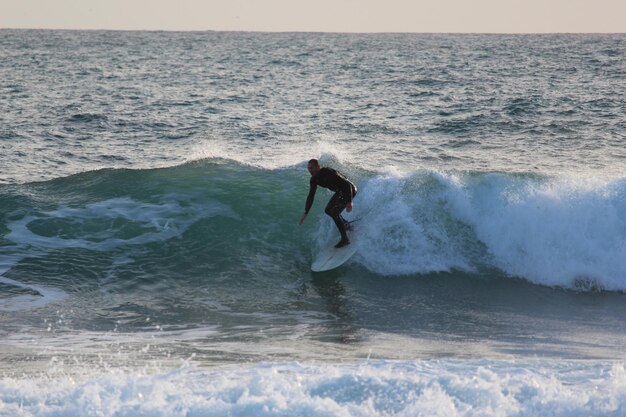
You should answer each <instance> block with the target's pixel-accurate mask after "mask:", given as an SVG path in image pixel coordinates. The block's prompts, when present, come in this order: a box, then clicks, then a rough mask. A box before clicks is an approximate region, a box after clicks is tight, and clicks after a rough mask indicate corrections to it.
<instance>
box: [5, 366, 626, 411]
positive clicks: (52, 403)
mask: <svg viewBox="0 0 626 417" xmlns="http://www.w3.org/2000/svg"><path fill="white" fill-rule="evenodd" d="M625 412H626V372H625V370H624V364H621V363H620V364H617V363H616V364H612V365H610V364H591V363H587V362H583V363H578V362H561V363H559V364H558V365H554V364H549V363H545V362H528V363H521V362H509V361H489V360H478V361H457V360H433V361H401V362H393V361H383V362H366V363H361V364H344V365H339V364H327V365H313V364H299V363H266V364H257V365H251V366H242V367H237V368H233V367H225V368H216V369H209V370H201V369H197V368H194V367H189V366H188V367H183V368H180V369H176V370H172V371H160V372H156V373H153V372H148V373H143V372H123V371H121V370H117V371H107V372H105V373H100V374H98V373H95V374H93V373H92V374H86V375H82V376H81V375H64V376H63V375H61V376H59V375H56V376H41V377H30V378H19V379H17V378H12V377H5V378H3V379H2V380H0V416H6V417H8V416H11V417H22V416H28V417H36V416H37V417H38V416H61V415H62V416H65V417H73V416H76V417H78V416H80V417H84V416H103V417H109V416H111V417H112V416H127V417H134V416H154V417H158V416H168V417H177V416H180V417H182V416H205V417H208V416H226V415H229V416H230V415H232V416H242V417H244V416H254V417H259V416H310V417H315V416H345V417H351V416H358V417H367V416H381V415H385V416H411V417H415V416H428V417H437V416H442V417H444V416H445V417H454V416H467V417H469V416H547V415H550V416H554V417H559V416H564V417H565V416H567V417H571V416H578V415H580V416H583V415H584V416H607V415H614V416H618V415H624V413H625Z"/></svg>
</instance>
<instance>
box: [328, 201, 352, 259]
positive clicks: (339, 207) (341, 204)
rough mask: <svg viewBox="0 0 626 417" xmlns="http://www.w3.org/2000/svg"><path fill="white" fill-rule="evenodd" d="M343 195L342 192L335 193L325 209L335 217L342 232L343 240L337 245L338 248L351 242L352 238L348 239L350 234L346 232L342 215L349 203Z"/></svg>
mask: <svg viewBox="0 0 626 417" xmlns="http://www.w3.org/2000/svg"><path fill="white" fill-rule="evenodd" d="M342 197H343V196H342V195H341V193H335V195H333V196H332V197H331V198H330V200H329V201H328V204H327V205H326V209H325V210H324V212H325V213H326V214H328V215H329V216H330V217H331V218H332V219H333V221H334V222H335V225H336V226H337V229H339V233H340V234H341V240H340V241H339V243H337V245H336V246H335V247H338V248H340V247H342V246H345V245H347V244H349V243H350V239H348V234H347V233H346V223H345V220H344V219H343V217H341V212H342V211H343V210H344V209H345V208H346V204H347V203H346V202H345V201H344V199H343V198H342Z"/></svg>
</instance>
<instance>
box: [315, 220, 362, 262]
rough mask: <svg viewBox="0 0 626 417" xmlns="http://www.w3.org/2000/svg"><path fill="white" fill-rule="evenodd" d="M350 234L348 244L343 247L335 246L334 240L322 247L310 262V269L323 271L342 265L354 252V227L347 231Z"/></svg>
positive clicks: (355, 241) (355, 240) (355, 238)
mask: <svg viewBox="0 0 626 417" xmlns="http://www.w3.org/2000/svg"><path fill="white" fill-rule="evenodd" d="M348 233H349V235H350V244H349V245H346V246H344V247H343V248H335V244H336V242H333V243H332V244H331V245H330V246H328V247H326V248H324V249H322V251H321V252H320V253H318V254H317V256H316V257H315V259H314V260H313V263H312V264H311V271H313V272H323V271H330V270H331V269H335V268H337V267H340V266H341V265H343V264H344V263H345V262H346V261H347V260H348V259H350V258H351V257H352V255H354V254H355V253H356V243H357V237H356V234H355V233H354V229H353V230H351V231H350V232H348Z"/></svg>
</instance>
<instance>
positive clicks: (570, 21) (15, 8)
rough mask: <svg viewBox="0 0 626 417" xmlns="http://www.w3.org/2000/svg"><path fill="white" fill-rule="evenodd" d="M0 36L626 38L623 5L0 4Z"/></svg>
mask: <svg viewBox="0 0 626 417" xmlns="http://www.w3.org/2000/svg"><path fill="white" fill-rule="evenodd" d="M0 28H50V29H129V30H243V31H271V32H283V31H303V32H479V33H552V32H582V33H589V32H599V33H606V32H619V33H623V32H626V0H0Z"/></svg>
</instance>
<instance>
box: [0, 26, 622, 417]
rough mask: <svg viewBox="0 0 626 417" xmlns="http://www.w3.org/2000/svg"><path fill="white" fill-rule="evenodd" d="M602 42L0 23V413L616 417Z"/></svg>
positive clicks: (608, 72) (614, 90) (614, 243)
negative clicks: (331, 205) (338, 188)
mask: <svg viewBox="0 0 626 417" xmlns="http://www.w3.org/2000/svg"><path fill="white" fill-rule="evenodd" d="M625 47H626V37H625V36H624V35H541V36H532V35H527V36H501V35H409V34H395V35H391V34H388V35H344V34H257V33H210V32H209V33H156V32H155V33H153V32H97V31H95V32H80V31H13V30H2V31H0V58H1V59H0V149H1V152H2V153H1V157H0V273H1V276H0V335H1V339H0V360H1V361H0V370H1V372H2V375H3V376H2V379H1V380H0V415H7V416H9V415H10V416H15V415H18V416H21V415H24V416H31V415H36V416H39V415H81V416H84V415H111V416H113V415H126V416H136V415H168V416H171V415H181V416H187V415H189V416H190V415H245V416H247V415H254V416H258V415H350V416H369V415H412V416H413V415H429V416H435V415H446V416H449V415H464V416H470V415H528V416H530V415H532V416H535V415H537V416H538V415H564V416H565V415H568V416H570V415H616V416H618V415H623V414H625V413H626V409H625V406H624V404H625V403H626V402H625V401H624V398H625V396H624V392H626V391H624V381H625V380H626V379H625V378H624V362H623V361H624V360H625V358H626V348H625V347H624V346H626V345H625V343H624V334H626V303H625V301H626V296H625V295H624V292H625V291H626V217H625V216H624V213H626V176H625V172H626V151H624V149H626V147H625V146H624V145H625V144H626V137H625V136H626V135H625V133H624V132H626V129H625V128H626V116H625V115H626V98H625V96H624V91H626V89H625V88H624V87H626V82H625V79H626V77H625V75H626V64H625V62H626V61H625V60H624V52H625V49H626V48H625ZM311 157H320V158H321V160H322V163H323V164H326V165H331V166H333V167H336V168H338V169H339V170H341V171H342V172H344V173H345V174H346V175H347V176H348V177H350V178H351V179H352V180H354V182H355V183H356V184H357V185H358V186H359V195H358V197H357V199H356V200H355V210H354V213H353V214H352V215H351V216H352V217H363V220H361V222H360V224H359V225H358V226H359V227H358V232H359V234H360V239H359V241H358V245H359V248H358V251H357V254H356V255H355V257H354V258H353V259H352V260H351V261H350V262H349V263H347V264H346V265H345V266H343V267H342V268H339V269H337V270H335V271H331V272H328V273H322V274H314V273H311V272H310V270H309V266H310V262H311V259H312V257H313V256H314V254H315V253H316V251H318V250H319V248H320V247H321V246H322V245H325V244H327V243H328V242H331V241H333V240H334V239H336V238H337V236H336V231H335V230H334V226H332V224H331V222H330V220H329V219H327V218H326V217H325V216H324V215H323V210H322V209H323V207H324V205H325V200H326V198H327V197H328V194H325V193H324V192H318V196H317V198H316V203H315V206H314V209H313V212H312V216H310V217H309V219H308V220H307V223H306V224H305V225H304V226H301V227H300V226H298V225H297V221H298V219H299V217H300V215H301V212H302V210H303V207H304V199H305V197H306V194H307V186H308V178H307V176H308V174H307V172H306V170H305V164H306V160H308V159H309V158H311ZM51 381H52V382H53V383H52V384H51V383H50V382H51Z"/></svg>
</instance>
